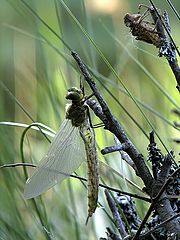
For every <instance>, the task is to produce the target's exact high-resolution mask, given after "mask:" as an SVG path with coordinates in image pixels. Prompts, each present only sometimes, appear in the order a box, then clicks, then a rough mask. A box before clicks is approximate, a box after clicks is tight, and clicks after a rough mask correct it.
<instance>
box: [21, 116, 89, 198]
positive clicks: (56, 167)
mask: <svg viewBox="0 0 180 240" xmlns="http://www.w3.org/2000/svg"><path fill="white" fill-rule="evenodd" d="M83 160H86V153H85V147H84V143H83V140H82V138H81V136H80V133H79V130H78V128H77V127H73V126H72V124H71V121H70V120H67V119H66V120H64V122H63V123H62V125H61V127H60V129H59V131H58V132H57V134H56V135H55V137H54V139H53V141H52V143H51V144H50V147H49V150H48V152H47V154H46V155H45V156H44V157H43V159H42V160H41V161H40V163H39V165H38V166H37V167H36V168H35V170H34V172H33V174H32V176H31V177H30V178H28V180H27V182H26V184H25V190H24V196H25V198H27V199H29V198H33V197H36V196H38V195H40V194H41V193H42V192H45V191H47V190H48V189H49V188H51V187H53V186H54V185H56V184H57V183H58V182H61V181H63V180H64V179H65V178H67V177H69V175H70V174H72V173H73V172H74V171H75V170H76V169H77V168H78V167H79V166H80V164H81V163H82V161H83Z"/></svg>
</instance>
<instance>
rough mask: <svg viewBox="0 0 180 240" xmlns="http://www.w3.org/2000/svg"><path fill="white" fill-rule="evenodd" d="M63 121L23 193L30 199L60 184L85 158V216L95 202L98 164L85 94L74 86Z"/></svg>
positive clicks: (89, 215)
mask: <svg viewBox="0 0 180 240" xmlns="http://www.w3.org/2000/svg"><path fill="white" fill-rule="evenodd" d="M66 99H68V100H70V101H71V103H69V104H67V105H66V115H65V120H64V121H63V123H62V124H61V126H60V129H59V131H58V132H57V134H56V135H55V137H54V139H53V141H52V143H51V144H50V147H49V149H48V152H47V154H46V155H45V156H44V157H43V158H42V160H41V161H40V163H39V165H38V166H37V167H36V168H35V170H34V172H33V173H32V176H31V177H30V178H28V179H27V181H26V184H25V190H24V196H25V198H26V199H30V198H34V197H37V196H38V195H40V194H41V193H43V192H45V191H47V190H48V189H50V188H52V187H53V186H54V185H56V184H57V183H61V182H62V181H63V180H64V179H66V178H68V177H69V176H70V174H72V173H73V172H74V171H75V170H77V169H78V168H79V166H80V165H81V163H82V162H83V161H87V169H88V171H87V176H88V184H87V188H88V217H87V220H86V223H87V222H88V219H89V217H91V216H92V215H93V213H94V212H95V210H96V207H97V202H98V187H99V166H98V155H97V149H96V141H95V132H94V129H93V128H92V126H91V121H90V117H89V108H88V106H87V104H86V99H87V97H85V96H84V91H83V90H82V89H78V88H76V87H72V88H70V89H69V90H68V92H67V95H66Z"/></svg>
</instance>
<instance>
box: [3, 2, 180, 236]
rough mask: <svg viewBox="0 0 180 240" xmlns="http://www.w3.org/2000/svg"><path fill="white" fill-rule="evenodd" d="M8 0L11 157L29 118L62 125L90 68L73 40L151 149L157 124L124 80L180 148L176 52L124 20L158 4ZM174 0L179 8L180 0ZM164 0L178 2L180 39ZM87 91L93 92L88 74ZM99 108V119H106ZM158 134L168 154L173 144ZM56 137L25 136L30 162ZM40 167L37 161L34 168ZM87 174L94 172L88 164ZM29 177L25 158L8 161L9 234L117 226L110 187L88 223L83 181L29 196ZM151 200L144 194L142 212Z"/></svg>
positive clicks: (107, 139) (101, 140)
mask: <svg viewBox="0 0 180 240" xmlns="http://www.w3.org/2000/svg"><path fill="white" fill-rule="evenodd" d="M0 3H1V8H0V103H1V104H0V122H1V125H0V153H1V154H0V164H1V165H3V164H7V163H17V162H21V161H22V159H21V154H20V139H21V135H22V132H23V131H24V128H23V127H22V126H21V124H28V125H29V124H31V123H32V122H40V123H43V124H45V125H47V126H49V127H50V128H52V129H54V130H55V131H57V130H58V128H59V126H60V124H61V122H62V121H63V119H64V116H65V104H66V101H65V99H64V96H65V94H66V91H67V89H68V88H69V87H71V86H77V87H79V83H80V77H81V73H80V71H79V69H78V68H77V65H76V63H75V61H74V60H73V59H72V57H71V54H70V49H72V50H75V51H77V52H78V53H79V55H80V56H81V58H82V59H83V60H84V62H85V63H86V64H87V65H88V67H89V69H90V71H91V73H92V76H93V78H94V80H95V81H96V83H97V86H98V89H99V91H100V92H101V94H102V95H103V97H104V98H105V100H106V101H107V103H108V105H109V107H110V109H111V110H112V112H113V114H114V115H115V116H116V118H117V119H118V120H119V122H120V123H121V124H122V126H123V128H124V129H125V131H126V132H127V134H128V136H129V137H130V139H131V140H132V142H133V143H134V144H135V146H136V147H137V148H138V149H139V151H140V152H142V154H143V155H144V156H145V158H146V157H147V155H148V153H147V145H148V139H147V137H146V136H145V134H146V135H148V134H149V132H150V131H151V130H152V128H151V127H150V126H149V124H148V123H147V121H146V120H145V119H144V117H143V116H142V114H141V112H140V111H139V109H138V108H137V106H135V104H134V102H133V101H132V99H131V98H130V97H129V96H128V95H127V94H126V91H125V89H124V88H123V87H122V85H121V82H120V81H122V82H123V83H124V85H125V86H126V87H127V89H128V90H129V91H130V92H131V94H132V95H133V96H134V98H135V99H136V100H137V102H138V103H139V106H140V108H141V109H142V110H143V111H144V113H145V114H146V116H147V118H148V119H149V121H150V122H151V123H152V125H153V127H154V129H155V130H156V131H157V133H158V134H159V136H160V138H161V141H162V142H163V143H164V145H165V146H166V148H167V149H168V150H170V149H173V150H174V152H175V154H176V156H177V153H178V145H177V144H175V143H174V142H173V141H172V138H175V137H178V136H179V131H178V130H177V129H176V128H175V127H174V124H173V121H178V118H177V117H176V116H175V115H174V114H173V113H172V112H171V111H172V109H174V108H178V107H179V105H180V104H179V100H178V97H179V96H178V95H179V94H178V92H177V90H176V88H175V86H176V81H175V79H174V76H173V74H172V72H171V70H170V69H169V66H168V64H167V62H166V60H165V59H164V58H159V57H158V50H157V49H156V48H155V47H154V46H152V45H148V44H146V43H142V42H137V41H136V40H135V39H134V38H133V37H132V36H131V34H130V32H129V29H128V28H126V27H125V26H124V24H123V17H124V15H125V14H126V13H127V12H129V13H137V12H138V5H139V4H140V3H143V4H147V5H149V3H148V1H147V0H144V1H143V2H141V1H136V0H129V1H127V0H75V1H72V0H68V1H65V2H63V1H61V0H54V1H53V0H38V1H35V0H29V1H25V0H6V1H5V0H0ZM173 3H174V6H175V8H176V9H177V10H178V9H179V8H180V2H179V1H178V0H176V1H173ZM155 4H157V7H158V8H160V9H161V10H162V11H163V10H165V9H166V10H167V11H168V14H169V18H170V22H171V26H172V33H173V38H174V40H175V42H176V44H177V46H179V38H178V36H179V22H178V20H177V18H176V17H175V16H174V14H173V13H172V10H171V9H170V7H169V5H168V4H167V2H166V1H165V0H164V1H155ZM70 11H71V12H70ZM143 11H144V10H143V9H142V12H143ZM77 21H78V22H79V23H80V24H81V27H82V28H83V29H84V30H85V31H86V32H85V31H82V28H81V27H80V25H79V24H78V23H77ZM87 34H88V35H89V36H90V38H91V40H93V41H94V42H95V44H96V47H94V46H93V44H92V42H91V41H89V40H88V37H87ZM98 50H100V51H101V52H102V53H103V55H104V57H106V58H107V60H108V61H109V63H110V64H111V66H112V67H113V69H114V70H115V71H116V73H117V74H118V76H119V79H117V77H116V76H115V75H114V73H113V72H112V69H110V68H109V67H108V66H107V65H106V63H105V61H104V60H103V59H102V57H101V56H100V55H99V53H98ZM85 91H86V94H87V95H88V94H91V91H90V89H89V87H88V86H87V85H86V84H85ZM91 115H92V120H93V124H95V123H99V122H100V121H99V119H97V118H96V117H94V115H93V113H91ZM2 122H9V123H4V124H3V123H2ZM10 122H11V123H15V126H12V125H11V124H10ZM142 129H143V131H144V132H143V131H142ZM95 131H96V140H97V144H98V147H99V149H102V148H103V147H105V146H108V145H113V144H114V140H113V136H112V134H110V133H108V132H106V131H105V130H104V129H103V128H101V129H97V130H95ZM157 142H158V146H159V148H161V150H162V152H163V154H165V153H166V150H165V148H164V146H162V143H160V141H159V140H157ZM48 145H49V143H48V141H47V140H46V139H45V137H44V136H43V135H42V134H40V133H39V132H38V131H34V130H29V131H28V134H27V138H26V141H25V142H24V154H25V162H33V163H37V162H38V161H39V160H40V159H41V158H42V156H43V155H44V154H45V152H46V151H47V148H48ZM99 158H100V159H101V160H105V161H107V162H108V164H109V165H110V166H111V167H113V168H115V169H116V170H117V171H118V172H120V173H121V174H123V176H125V177H127V178H129V179H131V180H132V181H134V182H136V183H137V184H138V185H139V186H140V187H142V186H143V184H142V182H141V180H140V179H139V178H138V177H136V176H135V173H134V172H133V170H131V169H130V168H129V167H128V166H127V164H125V163H124V162H122V160H121V158H120V155H119V154H118V153H113V154H111V155H108V156H107V157H106V158H104V157H103V156H102V155H101V154H100V153H99ZM31 171H32V169H30V168H29V169H28V172H29V173H30V172H31ZM108 173H109V172H108ZM79 174H80V175H81V176H86V166H85V165H82V167H81V168H80V170H79ZM108 175H110V174H108ZM112 175H113V173H112ZM102 178H103V180H104V181H105V182H106V183H107V184H108V185H110V186H114V187H117V188H119V189H121V190H127V191H130V192H135V191H136V188H135V187H134V188H132V187H130V186H129V185H128V184H126V182H124V181H125V180H123V179H121V178H120V177H115V176H114V177H113V176H112V178H110V176H109V178H107V173H105V172H104V174H103V173H102ZM25 181H26V179H25V175H24V172H23V170H22V168H11V169H10V168H6V169H1V170H0V192H1V193H0V239H13V240H14V239H26V240H27V239H98V238H99V237H103V236H105V231H106V227H107V226H111V227H112V228H114V225H113V223H112V221H111V220H110V219H109V218H108V214H107V213H110V212H109V208H108V207H107V203H106V200H105V196H104V192H103V189H101V190H100V193H99V201H100V203H101V207H99V208H98V209H97V211H96V213H95V214H94V216H93V217H92V219H91V220H90V222H89V224H88V226H85V219H86V216H87V192H86V188H85V187H84V186H83V185H82V184H81V182H79V181H78V180H74V179H71V180H66V181H64V182H63V183H62V184H61V185H60V186H59V185H56V186H55V187H54V188H53V189H52V190H49V191H48V192H47V193H45V194H43V195H42V197H38V198H36V199H35V201H31V200H25V199H24V198H23V188H24V184H25ZM146 207H147V205H146V204H144V203H143V204H142V202H141V201H137V209H138V213H139V215H140V217H141V218H142V217H143V216H144V215H145V213H146Z"/></svg>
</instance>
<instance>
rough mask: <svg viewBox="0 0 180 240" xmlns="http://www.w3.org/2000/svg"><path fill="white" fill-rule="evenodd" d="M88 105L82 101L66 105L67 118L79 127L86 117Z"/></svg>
mask: <svg viewBox="0 0 180 240" xmlns="http://www.w3.org/2000/svg"><path fill="white" fill-rule="evenodd" d="M86 111H87V106H86V105H85V104H84V103H83V104H82V102H78V103H74V102H73V103H70V104H67V105H66V118H67V119H70V120H71V123H72V125H73V126H75V127H79V126H80V125H81V124H82V123H83V122H84V121H85V119H86V114H87V113H86Z"/></svg>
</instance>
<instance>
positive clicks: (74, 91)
mask: <svg viewBox="0 0 180 240" xmlns="http://www.w3.org/2000/svg"><path fill="white" fill-rule="evenodd" d="M83 98H84V94H83V92H82V91H81V90H80V89H78V88H76V87H72V88H70V89H68V92H67V94H66V99H69V100H71V101H74V102H80V101H81V100H82V99H83Z"/></svg>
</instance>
